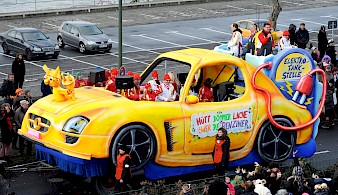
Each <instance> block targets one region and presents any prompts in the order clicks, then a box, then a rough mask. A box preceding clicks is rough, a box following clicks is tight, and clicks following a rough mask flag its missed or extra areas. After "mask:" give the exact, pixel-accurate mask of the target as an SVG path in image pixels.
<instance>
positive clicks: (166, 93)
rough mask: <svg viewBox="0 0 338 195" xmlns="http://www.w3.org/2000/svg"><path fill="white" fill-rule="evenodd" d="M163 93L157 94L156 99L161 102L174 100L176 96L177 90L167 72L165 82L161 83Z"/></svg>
mask: <svg viewBox="0 0 338 195" xmlns="http://www.w3.org/2000/svg"><path fill="white" fill-rule="evenodd" d="M160 87H161V89H162V93H160V94H158V96H156V101H159V102H173V101H175V98H176V91H175V88H174V86H173V85H172V84H171V78H170V76H169V74H165V75H164V77H163V83H161V85H160Z"/></svg>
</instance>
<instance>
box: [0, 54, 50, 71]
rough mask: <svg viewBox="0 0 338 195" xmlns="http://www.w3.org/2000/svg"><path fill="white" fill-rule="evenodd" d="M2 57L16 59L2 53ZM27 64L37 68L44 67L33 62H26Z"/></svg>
mask: <svg viewBox="0 0 338 195" xmlns="http://www.w3.org/2000/svg"><path fill="white" fill-rule="evenodd" d="M0 55H2V56H6V57H9V58H12V59H14V58H15V57H13V56H10V55H7V54H4V53H0ZM25 63H26V64H32V65H33V66H37V67H40V68H42V67H43V66H41V65H39V64H37V63H34V62H31V61H27V60H25Z"/></svg>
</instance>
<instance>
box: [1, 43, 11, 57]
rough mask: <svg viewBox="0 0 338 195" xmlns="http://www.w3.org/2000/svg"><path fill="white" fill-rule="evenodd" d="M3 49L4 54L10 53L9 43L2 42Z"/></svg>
mask: <svg viewBox="0 0 338 195" xmlns="http://www.w3.org/2000/svg"><path fill="white" fill-rule="evenodd" d="M2 50H3V51H4V54H7V55H8V54H9V53H10V50H9V49H8V45H7V43H3V44H2Z"/></svg>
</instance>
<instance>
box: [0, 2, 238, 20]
mask: <svg viewBox="0 0 338 195" xmlns="http://www.w3.org/2000/svg"><path fill="white" fill-rule="evenodd" d="M220 1H222V0H163V1H162V0H157V1H156V0H155V1H151V2H142V3H129V4H123V5H122V9H124V10H126V9H137V8H150V7H163V6H177V5H185V4H198V3H211V2H220ZM226 1H233V0H223V2H226ZM118 7H119V5H118V4H114V5H104V6H95V7H76V8H69V9H59V10H57V9H55V10H41V11H29V12H14V13H4V14H0V19H20V18H33V17H40V16H58V15H70V14H81V13H91V12H103V11H117V10H118Z"/></svg>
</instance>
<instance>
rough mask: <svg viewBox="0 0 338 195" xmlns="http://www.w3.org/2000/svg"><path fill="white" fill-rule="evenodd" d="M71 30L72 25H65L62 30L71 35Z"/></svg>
mask: <svg viewBox="0 0 338 195" xmlns="http://www.w3.org/2000/svg"><path fill="white" fill-rule="evenodd" d="M70 28H71V25H70V24H65V25H64V26H63V27H62V30H63V31H65V32H68V33H69V32H70Z"/></svg>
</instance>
